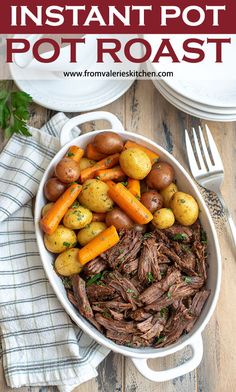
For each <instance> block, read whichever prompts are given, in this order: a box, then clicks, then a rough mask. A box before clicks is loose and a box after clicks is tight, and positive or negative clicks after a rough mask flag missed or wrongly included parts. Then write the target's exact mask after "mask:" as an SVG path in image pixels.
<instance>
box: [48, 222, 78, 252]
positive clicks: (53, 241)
mask: <svg viewBox="0 0 236 392" xmlns="http://www.w3.org/2000/svg"><path fill="white" fill-rule="evenodd" d="M76 242H77V241H76V234H75V232H74V231H73V230H71V229H68V228H67V227H64V226H63V225H59V226H58V228H57V229H56V231H54V233H53V234H44V244H45V246H46V248H47V250H49V252H52V253H61V252H64V250H66V249H69V248H72V247H73V246H75V245H76Z"/></svg>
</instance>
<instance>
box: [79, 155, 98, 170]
mask: <svg viewBox="0 0 236 392" xmlns="http://www.w3.org/2000/svg"><path fill="white" fill-rule="evenodd" d="M95 163H96V161H93V160H92V159H88V158H81V160H80V161H79V167H80V171H82V170H84V169H87V168H88V167H92V166H94V165H95Z"/></svg>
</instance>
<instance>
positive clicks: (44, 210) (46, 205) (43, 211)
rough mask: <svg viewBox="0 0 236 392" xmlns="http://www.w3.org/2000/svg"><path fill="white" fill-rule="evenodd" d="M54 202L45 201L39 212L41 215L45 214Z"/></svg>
mask: <svg viewBox="0 0 236 392" xmlns="http://www.w3.org/2000/svg"><path fill="white" fill-rule="evenodd" d="M53 204H54V203H47V204H45V206H44V207H43V208H42V211H41V214H42V216H45V215H46V213H47V212H48V211H49V210H50V208H51V207H52V206H53Z"/></svg>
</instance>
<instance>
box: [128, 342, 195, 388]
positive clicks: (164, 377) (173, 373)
mask: <svg viewBox="0 0 236 392" xmlns="http://www.w3.org/2000/svg"><path fill="white" fill-rule="evenodd" d="M189 345H190V347H191V349H192V357H191V358H190V359H188V360H187V361H186V362H185V363H183V364H182V365H179V366H176V367H175V368H172V369H167V370H161V371H156V370H152V369H150V368H149V366H148V363H147V361H148V359H146V358H145V359H139V358H131V359H132V361H133V363H134V365H135V367H136V368H137V370H138V371H139V372H140V373H141V374H142V375H143V376H144V377H146V378H147V379H148V380H151V381H156V382H163V381H169V380H172V379H173V378H176V377H180V376H183V375H184V374H187V373H189V372H191V371H193V370H194V369H196V368H197V367H198V365H199V364H200V362H201V360H202V356H203V343H202V336H201V335H199V336H198V337H196V338H195V339H194V340H193V341H192V342H191V343H190V344H189Z"/></svg>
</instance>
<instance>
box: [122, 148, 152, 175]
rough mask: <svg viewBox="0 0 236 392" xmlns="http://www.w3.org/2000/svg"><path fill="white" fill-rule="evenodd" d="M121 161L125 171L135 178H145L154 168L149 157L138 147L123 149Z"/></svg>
mask: <svg viewBox="0 0 236 392" xmlns="http://www.w3.org/2000/svg"><path fill="white" fill-rule="evenodd" d="M119 161H120V166H121V169H122V170H123V172H124V173H125V174H126V175H127V176H128V177H130V178H134V179H135V180H143V179H144V178H145V177H146V176H147V175H148V173H149V172H150V171H151V169H152V164H151V161H150V159H149V157H148V156H147V154H146V153H145V152H144V151H142V150H139V149H138V148H128V149H127V150H124V151H122V153H121V154H120V160H119Z"/></svg>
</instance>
